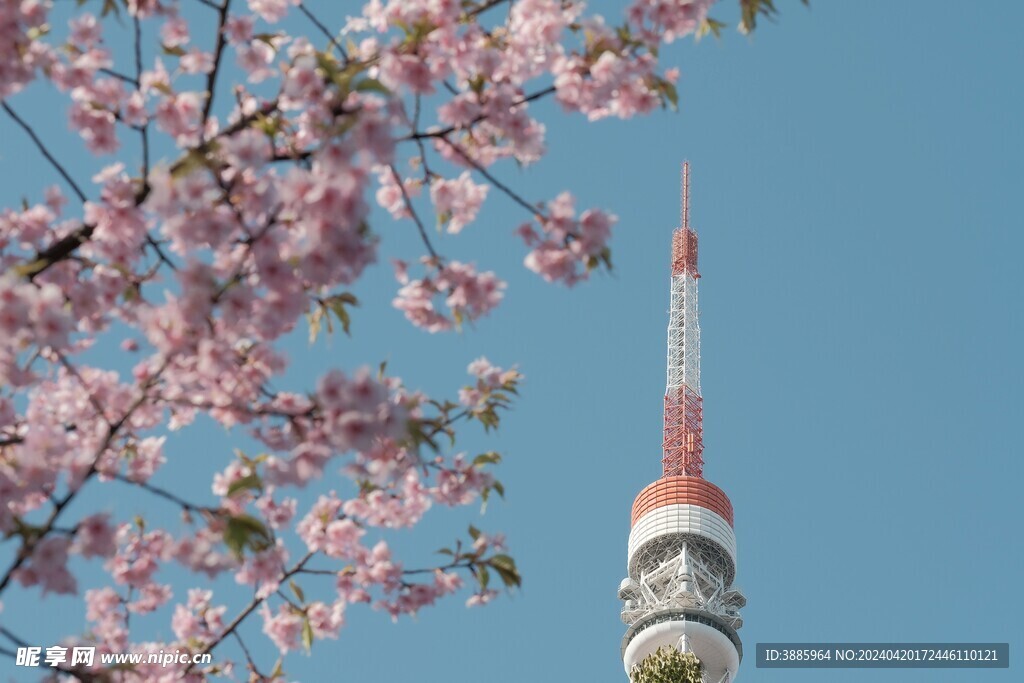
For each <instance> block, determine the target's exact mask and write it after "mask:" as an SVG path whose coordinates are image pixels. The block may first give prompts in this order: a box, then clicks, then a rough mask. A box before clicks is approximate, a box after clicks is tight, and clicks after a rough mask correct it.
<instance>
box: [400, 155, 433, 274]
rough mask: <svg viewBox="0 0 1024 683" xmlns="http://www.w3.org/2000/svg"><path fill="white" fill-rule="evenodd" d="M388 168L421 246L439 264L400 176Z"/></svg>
mask: <svg viewBox="0 0 1024 683" xmlns="http://www.w3.org/2000/svg"><path fill="white" fill-rule="evenodd" d="M388 168H390V169H391V174H392V175H393V176H394V177H395V182H396V183H398V189H399V190H401V191H402V198H403V199H404V200H405V208H407V209H408V210H409V214H410V215H411V216H412V219H413V221H415V222H416V227H417V228H419V231H420V237H422V238H423V244H425V245H426V246H427V251H428V252H430V255H431V257H433V258H434V260H435V261H438V262H440V261H441V257H440V256H439V255H438V253H437V252H436V251H434V245H432V244H431V243H430V237H429V236H428V235H427V229H426V228H425V227H423V221H421V220H420V217H419V216H418V215H417V214H416V209H414V208H413V205H412V200H411V199H410V198H409V193H408V192H406V191H405V183H403V182H402V176H400V175H399V174H398V169H396V168H395V165H394V164H390V165H389V166H388Z"/></svg>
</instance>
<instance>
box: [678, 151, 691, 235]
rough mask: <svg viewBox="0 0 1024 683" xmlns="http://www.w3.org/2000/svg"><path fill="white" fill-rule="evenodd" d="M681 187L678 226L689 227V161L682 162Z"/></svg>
mask: <svg viewBox="0 0 1024 683" xmlns="http://www.w3.org/2000/svg"><path fill="white" fill-rule="evenodd" d="M680 183H681V185H682V187H681V188H680V195H681V198H682V204H681V207H680V216H679V227H681V228H689V227H690V162H689V161H684V162H683V171H682V178H681V180H680Z"/></svg>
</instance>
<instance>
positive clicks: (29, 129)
mask: <svg viewBox="0 0 1024 683" xmlns="http://www.w3.org/2000/svg"><path fill="white" fill-rule="evenodd" d="M0 106H2V107H3V109H4V111H5V112H7V115H8V116H10V117H11V118H12V119H14V122H15V123H17V124H18V125H19V126H21V128H22V130H24V131H25V132H26V133H28V136H29V137H30V138H32V142H34V143H36V147H37V148H38V149H39V151H40V152H41V153H42V155H43V156H44V157H46V160H47V161H49V162H50V165H52V166H53V167H54V168H55V169H57V173H60V175H61V177H63V178H64V180H65V181H66V182H67V184H68V185H70V186H71V189H72V191H74V193H75V194H76V195H77V196H78V199H79V200H81V201H82V202H85V201H87V198H86V196H85V193H84V192H82V188H80V187H78V183H76V182H75V181H74V180H73V179H72V178H71V175H70V174H68V172H67V171H66V170H65V169H64V167H63V166H61V165H60V162H59V161H57V159H56V158H54V156H53V155H52V154H50V150H48V149H46V145H44V144H43V141H42V140H40V139H39V136H38V135H36V132H35V131H34V130H32V126H30V125H28V124H27V123H25V120H24V119H22V118H21V117H20V116H18V114H17V113H16V112H15V111H14V110H13V109H11V106H10V105H9V104H7V102H5V101H3V100H0Z"/></svg>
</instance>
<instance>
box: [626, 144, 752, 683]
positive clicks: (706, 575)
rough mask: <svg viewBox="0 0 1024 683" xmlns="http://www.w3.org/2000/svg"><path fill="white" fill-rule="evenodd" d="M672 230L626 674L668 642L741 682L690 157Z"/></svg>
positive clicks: (630, 557)
mask: <svg viewBox="0 0 1024 683" xmlns="http://www.w3.org/2000/svg"><path fill="white" fill-rule="evenodd" d="M681 176H682V177H681V178H680V184H681V187H680V195H681V196H680V200H681V201H680V215H679V226H678V227H677V228H676V229H675V230H674V231H673V232H672V279H671V290H670V291H671V304H670V310H669V324H668V378H667V382H666V386H665V425H664V427H665V431H664V439H663V442H662V460H661V463H662V475H661V478H659V479H657V480H656V481H654V482H652V483H650V484H648V485H647V486H646V487H644V489H643V490H642V491H640V494H639V495H638V496H637V497H636V499H635V500H634V501H633V510H632V515H631V529H630V532H629V542H628V544H627V549H628V550H627V554H626V578H625V579H623V580H622V583H620V584H619V599H620V600H622V620H623V621H624V622H625V623H626V625H627V626H628V628H627V630H626V634H625V635H624V636H623V638H622V648H621V653H622V665H623V667H624V668H625V670H626V673H627V674H632V672H633V671H634V668H635V667H636V666H638V665H640V664H641V663H643V662H644V661H647V659H648V658H649V657H650V656H651V655H652V654H654V653H656V652H658V651H659V650H660V649H661V648H663V647H666V646H667V647H674V648H676V649H677V650H680V651H683V652H691V653H693V654H694V655H695V656H696V657H697V659H698V660H700V663H701V665H702V668H703V677H702V678H701V680H702V681H707V682H708V683H712V682H713V683H734V681H735V679H736V674H737V672H738V670H739V666H740V659H742V657H743V644H742V643H741V642H740V638H739V635H738V634H737V631H738V630H739V628H740V627H741V626H742V625H743V618H742V617H741V616H740V609H741V608H742V607H743V606H744V605H746V604H747V599H746V597H744V595H743V592H742V591H740V589H739V588H737V587H736V586H735V585H733V581H734V580H735V578H736V533H735V532H734V531H733V510H732V503H731V502H729V497H728V496H727V495H726V494H725V491H723V490H722V489H720V488H718V487H717V486H715V485H714V484H712V483H711V482H709V481H707V480H706V479H704V456H703V452H704V424H703V421H704V399H702V398H701V390H700V325H699V324H698V321H697V316H698V306H697V283H698V282H699V280H700V273H699V272H698V270H697V233H696V232H695V231H694V229H693V228H692V227H691V226H690V164H689V162H685V161H684V162H683V165H682V173H681Z"/></svg>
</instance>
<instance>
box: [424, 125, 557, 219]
mask: <svg viewBox="0 0 1024 683" xmlns="http://www.w3.org/2000/svg"><path fill="white" fill-rule="evenodd" d="M441 140H442V141H444V142H445V144H447V145H448V146H449V147H451V148H452V150H454V151H455V152H456V153H457V154H458V155H459V156H460V157H462V158H463V159H465V160H466V163H468V164H469V165H470V166H472V167H473V168H475V169H476V170H477V172H478V173H479V174H480V175H482V176H483V177H484V178H487V180H488V181H490V183H491V184H492V185H494V186H495V187H496V188H498V189H499V190H501V191H502V192H504V193H505V194H506V195H508V196H509V198H510V199H512V201H514V202H515V203H516V204H519V205H520V206H521V207H523V208H524V209H526V210H527V211H529V212H530V215H532V216H538V215H541V212H540V210H539V209H538V208H537V207H536V206H533V205H532V204H530V203H529V202H528V201H526V200H525V199H523V198H522V197H520V196H519V195H518V194H516V193H515V192H514V191H513V190H512V189H511V188H510V187H508V186H507V185H505V184H504V183H502V182H501V181H500V180H498V179H497V178H495V177H494V175H492V174H491V172H490V171H488V170H487V169H486V168H484V167H483V166H482V165H481V164H480V163H479V162H478V161H477V160H476V159H474V158H472V157H471V156H469V154H467V153H466V152H465V151H464V150H463V149H462V148H461V147H459V146H458V145H457V144H455V143H454V142H452V141H451V140H449V139H448V138H446V137H443V138H441Z"/></svg>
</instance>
